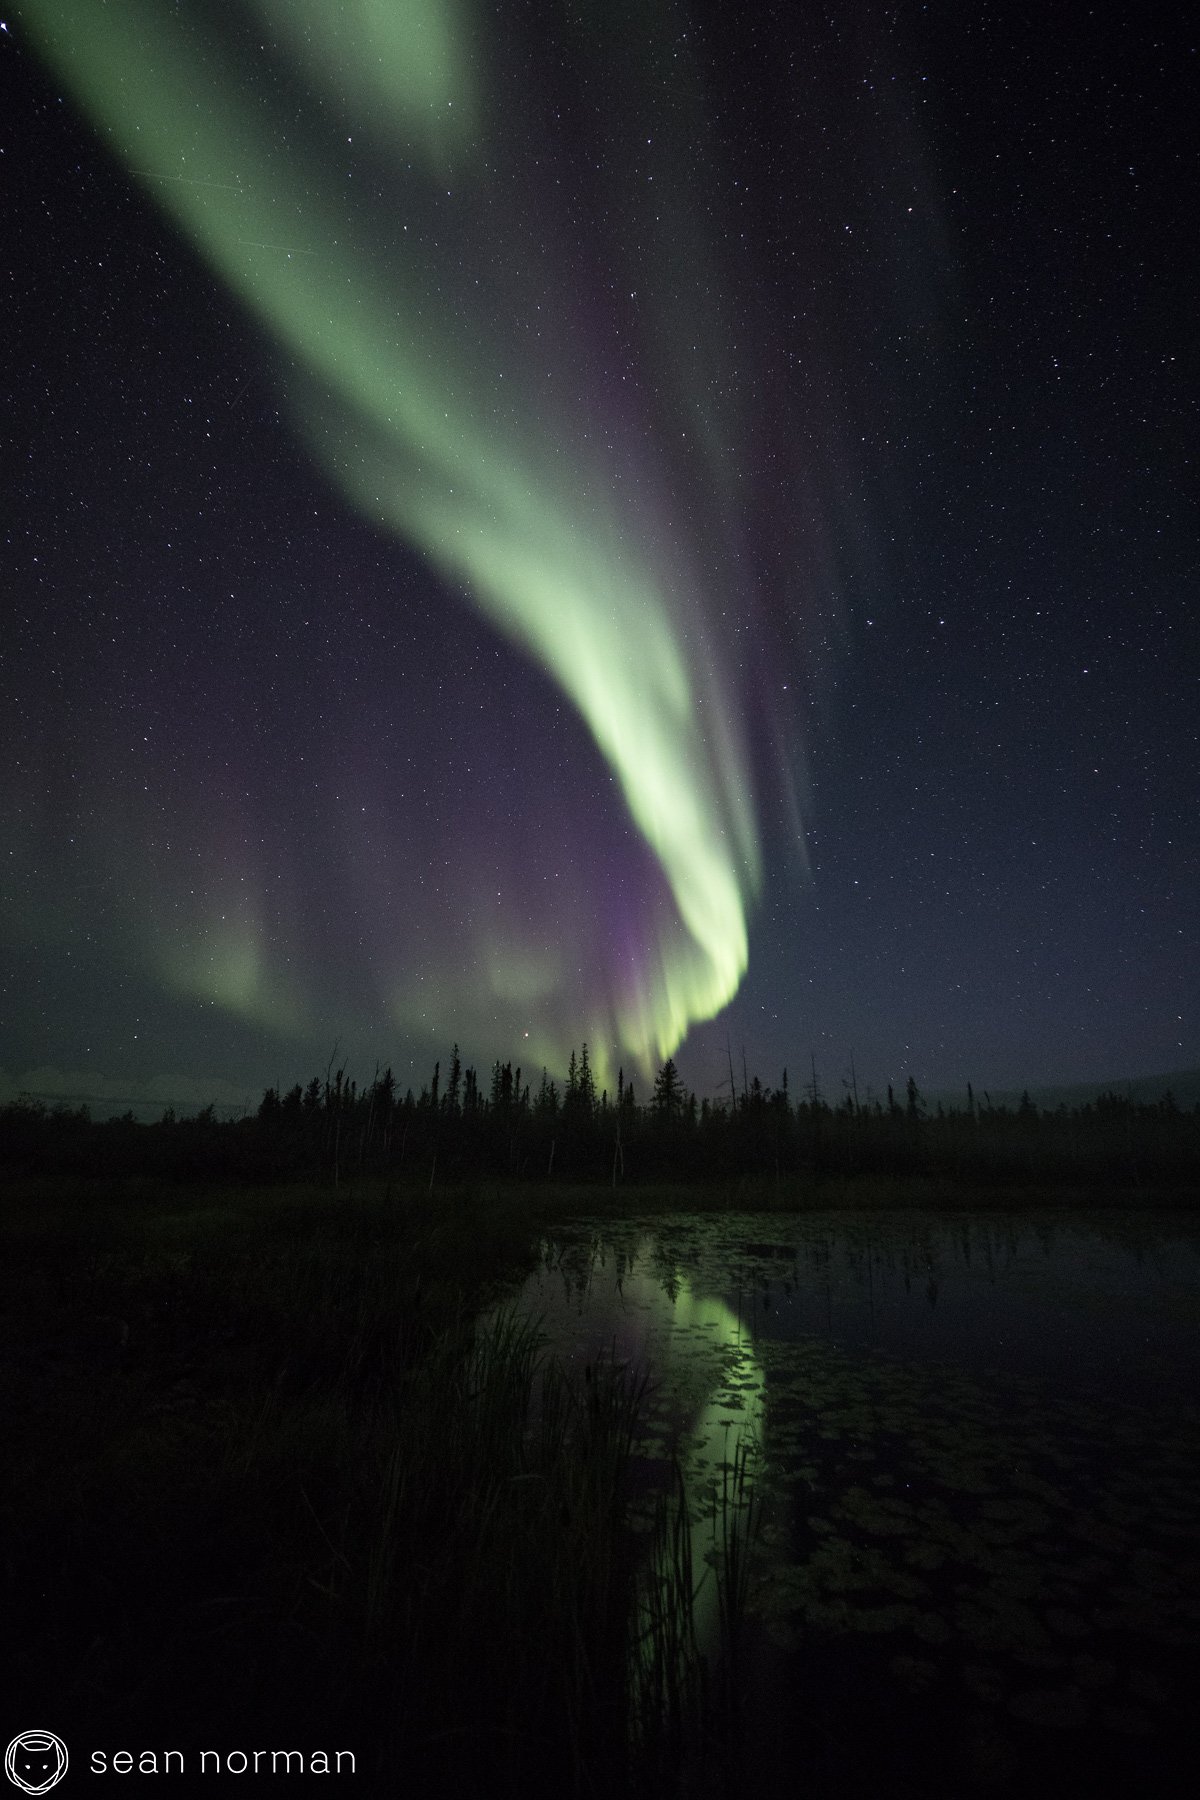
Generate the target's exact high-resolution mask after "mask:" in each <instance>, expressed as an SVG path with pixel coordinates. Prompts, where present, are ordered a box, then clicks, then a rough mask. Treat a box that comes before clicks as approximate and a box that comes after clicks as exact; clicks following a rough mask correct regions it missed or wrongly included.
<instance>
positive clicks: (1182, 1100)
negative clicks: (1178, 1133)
mask: <svg viewBox="0 0 1200 1800" xmlns="http://www.w3.org/2000/svg"><path fill="white" fill-rule="evenodd" d="M1024 1091H1025V1090H1024V1089H1023V1088H988V1089H987V1090H986V1093H987V1098H988V1099H989V1100H990V1101H991V1103H992V1105H993V1106H1007V1107H1010V1108H1015V1107H1018V1106H1019V1105H1020V1104H1021V1095H1022V1093H1023V1092H1024ZM984 1092H985V1090H984V1089H983V1088H981V1087H979V1086H976V1088H975V1098H976V1100H977V1101H978V1102H980V1103H981V1104H982V1103H983V1100H984ZM1167 1093H1171V1094H1173V1095H1174V1096H1175V1103H1176V1105H1177V1106H1179V1107H1181V1108H1182V1109H1183V1111H1184V1112H1188V1111H1190V1110H1191V1108H1192V1107H1193V1106H1195V1105H1197V1104H1198V1103H1200V1069H1172V1070H1171V1071H1170V1072H1169V1073H1167V1074H1166V1075H1137V1076H1133V1077H1129V1076H1122V1077H1116V1076H1114V1078H1113V1080H1112V1081H1084V1082H1079V1083H1077V1084H1075V1085H1074V1086H1072V1087H1031V1088H1030V1089H1029V1098H1030V1099H1031V1100H1032V1101H1033V1103H1034V1105H1035V1106H1036V1107H1038V1108H1039V1110H1041V1111H1043V1112H1053V1111H1054V1110H1055V1109H1056V1108H1057V1107H1059V1106H1065V1107H1068V1108H1074V1107H1077V1106H1087V1105H1088V1104H1089V1102H1091V1101H1094V1100H1098V1099H1099V1098H1100V1096H1101V1094H1119V1095H1121V1097H1122V1098H1123V1099H1129V1100H1135V1101H1137V1103H1138V1105H1139V1106H1153V1105H1155V1104H1156V1103H1157V1102H1158V1101H1159V1100H1161V1099H1162V1098H1163V1097H1164V1095H1166V1094H1167ZM965 1098H966V1090H965V1088H955V1089H953V1090H952V1091H949V1090H944V1089H943V1090H941V1091H940V1092H938V1093H934V1094H929V1095H927V1096H926V1099H927V1101H929V1102H931V1103H932V1104H934V1105H936V1104H937V1103H938V1101H941V1103H942V1105H943V1106H945V1107H947V1108H948V1107H950V1106H958V1107H961V1106H962V1104H963V1102H964V1100H965Z"/></svg>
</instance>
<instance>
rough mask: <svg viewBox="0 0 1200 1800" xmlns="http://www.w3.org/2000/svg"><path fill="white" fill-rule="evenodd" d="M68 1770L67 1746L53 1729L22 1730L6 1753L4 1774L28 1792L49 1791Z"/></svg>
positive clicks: (43, 1792) (46, 1792) (39, 1792)
mask: <svg viewBox="0 0 1200 1800" xmlns="http://www.w3.org/2000/svg"><path fill="white" fill-rule="evenodd" d="M66 1772H67V1746H66V1745H65V1744H64V1743H63V1741H62V1739H61V1738H59V1737H55V1735H54V1733H53V1732H52V1731H22V1732H21V1733H19V1735H18V1736H17V1737H15V1738H14V1739H13V1741H12V1743H11V1744H10V1745H9V1746H8V1749H7V1750H6V1751H5V1753H4V1773H5V1774H6V1775H7V1776H8V1779H9V1780H10V1781H13V1782H15V1783H16V1785H17V1786H18V1787H19V1788H24V1790H25V1792H26V1793H27V1794H48V1793H49V1792H50V1789H51V1788H52V1787H54V1786H55V1784H56V1783H57V1782H59V1781H61V1780H62V1778H63V1776H64V1775H65V1774H66Z"/></svg>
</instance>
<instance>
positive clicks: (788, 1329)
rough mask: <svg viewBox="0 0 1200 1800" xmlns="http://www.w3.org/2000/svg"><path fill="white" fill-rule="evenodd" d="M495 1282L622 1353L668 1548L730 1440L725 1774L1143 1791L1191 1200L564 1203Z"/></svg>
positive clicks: (1184, 1516) (549, 1336) (1170, 1748)
mask: <svg viewBox="0 0 1200 1800" xmlns="http://www.w3.org/2000/svg"><path fill="white" fill-rule="evenodd" d="M519 1304H520V1306H521V1307H522V1308H524V1309H527V1310H528V1311H529V1312H531V1313H532V1314H534V1315H535V1316H536V1317H538V1318H539V1319H540V1321H541V1325H542V1329H543V1331H544V1334H545V1337H546V1340H547V1344H548V1347H549V1348H550V1349H551V1350H552V1351H553V1352H554V1353H556V1354H557V1355H558V1356H560V1357H561V1358H562V1359H563V1360H564V1361H566V1362H567V1363H568V1364H571V1363H575V1364H580V1363H586V1362H589V1361H592V1360H594V1359H595V1358H596V1357H597V1356H600V1355H604V1354H608V1355H612V1356H615V1357H616V1358H617V1359H618V1360H622V1361H627V1362H629V1363H630V1364H631V1365H633V1366H635V1367H637V1368H644V1369H646V1370H647V1371H648V1372H649V1375H650V1378H651V1388H650V1399H649V1403H648V1405H647V1409H646V1412H645V1419H644V1431H643V1436H642V1439H641V1441H640V1442H639V1444H638V1447H637V1448H638V1457H637V1463H636V1467H637V1469H638V1470H639V1473H640V1479H641V1485H642V1486H643V1488H644V1489H645V1491H647V1492H650V1491H653V1489H654V1488H655V1486H656V1484H657V1483H659V1482H660V1481H661V1479H662V1478H663V1476H664V1472H665V1471H667V1470H669V1468H670V1466H671V1459H672V1458H677V1459H678V1461H679V1463H680V1465H681V1466H682V1468H683V1470H684V1473H685V1476H686V1480H687V1484H688V1491H689V1494H690V1496H691V1502H692V1511H693V1517H694V1521H695V1527H694V1528H695V1530H696V1532H697V1534H698V1537H697V1550H698V1557H702V1556H703V1555H705V1554H706V1553H707V1554H708V1555H711V1554H712V1544H713V1533H714V1530H715V1526H714V1497H715V1496H717V1495H718V1494H719V1492H720V1489H721V1484H722V1481H723V1479H725V1478H726V1477H727V1475H728V1470H729V1467H730V1463H731V1460H732V1458H733V1456H734V1453H735V1450H736V1449H737V1447H738V1446H739V1445H742V1446H743V1447H745V1446H751V1447H752V1455H753V1465H752V1466H753V1486H754V1491H755V1494H756V1496H757V1500H758V1504H759V1509H760V1529H759V1532H758V1536H757V1540H756V1546H755V1551H754V1558H753V1567H752V1581H751V1591H750V1614H751V1631H750V1637H749V1646H748V1649H747V1651H746V1662H745V1667H744V1669H743V1671H742V1680H743V1684H744V1687H745V1692H746V1708H747V1712H746V1733H745V1744H744V1746H743V1754H744V1757H745V1763H744V1769H745V1773H746V1775H747V1777H748V1778H751V1779H756V1780H758V1781H759V1782H760V1784H766V1785H767V1787H769V1786H770V1784H771V1782H772V1781H773V1780H776V1779H777V1785H779V1786H780V1787H785V1786H787V1783H788V1781H789V1779H790V1780H792V1781H793V1783H794V1778H795V1775H796V1770H797V1767H798V1766H803V1768H804V1769H805V1770H806V1772H807V1779H808V1783H809V1791H810V1792H812V1793H814V1794H817V1793H826V1794H851V1793H857V1792H860V1791H861V1792H865V1791H869V1790H870V1789H872V1788H877V1787H878V1783H879V1780H880V1779H881V1776H883V1775H884V1774H886V1776H887V1778H888V1781H889V1784H890V1785H889V1791H890V1792H892V1793H896V1794H899V1793H909V1792H912V1793H914V1794H915V1793H918V1792H919V1793H922V1794H938V1793H943V1792H944V1793H951V1792H954V1793H958V1792H963V1793H965V1792H991V1791H995V1792H999V1791H1001V1790H1003V1789H1004V1788H1006V1787H1008V1786H1010V1785H1012V1784H1017V1783H1019V1784H1020V1785H1021V1786H1022V1788H1023V1791H1025V1792H1030V1791H1040V1788H1041V1785H1042V1784H1044V1785H1045V1786H1046V1788H1047V1789H1049V1788H1050V1787H1051V1786H1053V1788H1054V1790H1055V1792H1056V1793H1058V1794H1062V1793H1064V1792H1070V1791H1075V1790H1076V1789H1077V1790H1078V1791H1080V1792H1084V1791H1088V1790H1089V1789H1090V1791H1092V1792H1094V1791H1096V1784H1097V1783H1098V1782H1099V1781H1102V1780H1103V1781H1105V1782H1110V1781H1111V1780H1112V1779H1114V1778H1116V1776H1117V1775H1118V1774H1119V1775H1120V1776H1121V1778H1122V1779H1126V1778H1127V1779H1129V1780H1130V1781H1131V1782H1136V1783H1137V1785H1138V1786H1140V1787H1141V1789H1142V1791H1151V1792H1158V1791H1163V1792H1165V1791H1168V1789H1167V1788H1165V1787H1163V1788H1161V1789H1160V1788H1157V1787H1155V1785H1154V1781H1155V1780H1156V1779H1157V1780H1162V1781H1165V1780H1166V1779H1167V1778H1168V1771H1169V1770H1170V1768H1171V1766H1172V1758H1173V1757H1174V1756H1175V1755H1177V1754H1178V1753H1179V1751H1180V1750H1181V1748H1182V1747H1183V1745H1184V1743H1185V1741H1186V1737H1187V1734H1188V1730H1189V1725H1190V1718H1191V1712H1192V1695H1193V1693H1194V1672H1195V1670H1196V1668H1197V1666H1200V1658H1198V1656H1197V1651H1198V1650H1200V1484H1198V1482H1197V1471H1198V1470H1200V1405H1198V1404H1197V1397H1198V1396H1200V1380H1198V1377H1200V1330H1198V1328H1197V1327H1198V1325H1200V1228H1198V1226H1197V1223H1196V1222H1195V1221H1193V1220H1191V1219H1189V1218H1188V1217H1186V1216H1181V1215H1178V1214H1175V1215H1170V1216H1167V1215H1157V1216H1155V1215H1149V1214H1145V1213H1139V1214H1137V1215H1136V1216H1135V1215H1126V1214H1121V1213H1116V1212H1112V1213H1109V1212H1097V1213H1095V1214H1091V1215H1087V1216H1079V1215H1066V1214H1061V1213H1056V1214H1054V1215H1049V1216H1046V1215H1041V1216H1035V1215H1020V1216H1016V1215H1014V1216H1011V1217H1010V1216H998V1215H995V1214H983V1213H980V1214H970V1215H964V1214H957V1213H956V1214H953V1215H950V1214H944V1215H934V1214H917V1213H895V1212H892V1213H878V1214H866V1213H853V1214H850V1213H846V1214H837V1213H827V1214H818V1213H807V1214H802V1215H798V1216H780V1215H778V1214H769V1215H761V1216H759V1215H744V1214H737V1215H733V1214H726V1215H718V1216H713V1215H711V1214H705V1215H696V1216H694V1217H692V1216H681V1215H677V1214H673V1215H671V1216H669V1217H661V1218H644V1219H636V1218H635V1219H628V1220H621V1221H613V1220H605V1221H603V1222H601V1221H592V1222H589V1221H588V1220H576V1221H572V1222H571V1224H570V1226H569V1227H565V1228H564V1229H563V1230H562V1231H561V1232H556V1233H555V1235H553V1236H547V1238H546V1239H545V1240H544V1242H543V1243H542V1245H541V1253H540V1260H539V1265H538V1267H537V1269H536V1270H535V1272H534V1273H533V1274H532V1275H531V1276H530V1277H529V1278H528V1280H527V1281H526V1283H525V1284H524V1287H523V1289H522V1291H521V1293H520V1296H519ZM707 1588H708V1594H707V1596H705V1594H704V1593H703V1592H702V1596H701V1601H700V1603H699V1610H700V1613H701V1616H702V1619H703V1617H704V1616H706V1615H705V1609H706V1608H707V1616H708V1618H709V1619H710V1621H711V1616H712V1612H713V1608H714V1606H715V1600H714V1596H713V1589H714V1583H713V1581H712V1579H711V1578H709V1579H708V1581H707ZM1035 1769H1036V1770H1037V1771H1038V1772H1039V1774H1038V1780H1037V1784H1036V1785H1033V1786H1031V1783H1032V1780H1033V1771H1034V1770H1035ZM1155 1771H1157V1775H1156V1774H1155Z"/></svg>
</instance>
